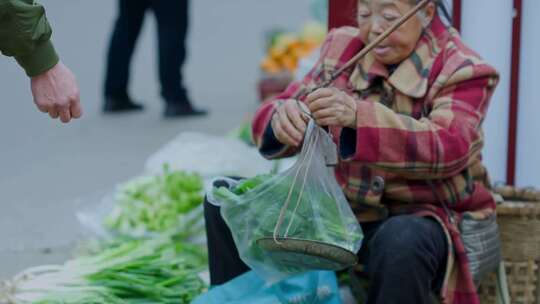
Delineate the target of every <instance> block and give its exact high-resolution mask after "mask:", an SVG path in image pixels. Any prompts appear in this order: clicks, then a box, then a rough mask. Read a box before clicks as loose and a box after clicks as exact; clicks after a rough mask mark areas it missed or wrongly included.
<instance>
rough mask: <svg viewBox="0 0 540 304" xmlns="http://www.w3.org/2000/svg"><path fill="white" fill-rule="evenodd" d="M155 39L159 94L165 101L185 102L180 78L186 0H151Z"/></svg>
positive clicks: (182, 61) (186, 8)
mask: <svg viewBox="0 0 540 304" xmlns="http://www.w3.org/2000/svg"><path fill="white" fill-rule="evenodd" d="M152 8H153V10H154V13H155V15H156V20H157V28H158V38H159V39H158V41H159V78H160V81H161V95H162V96H163V98H164V99H165V101H167V102H187V101H188V100H187V97H186V92H185V89H184V87H183V82H182V67H183V64H184V61H185V58H186V46H185V41H186V35H187V30H188V24H189V20H188V13H189V12H188V10H189V1H188V0H152Z"/></svg>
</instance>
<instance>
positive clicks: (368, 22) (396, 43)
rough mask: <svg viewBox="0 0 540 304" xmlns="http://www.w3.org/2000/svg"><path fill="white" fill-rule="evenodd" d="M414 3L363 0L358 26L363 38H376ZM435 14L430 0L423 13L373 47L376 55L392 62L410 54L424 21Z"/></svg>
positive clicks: (391, 0) (361, 0)
mask: <svg viewBox="0 0 540 304" xmlns="http://www.w3.org/2000/svg"><path fill="white" fill-rule="evenodd" d="M413 7H414V4H412V3H411V1H410V0H359V3H358V27H359V28H360V33H361V35H362V38H363V39H364V41H366V42H367V43H370V42H372V41H373V40H375V38H377V37H378V36H379V35H380V34H381V33H382V32H384V31H385V30H386V29H387V28H389V27H390V26H391V25H392V24H394V23H395V22H396V21H397V20H398V19H399V18H401V17H402V16H403V15H405V14H406V13H407V12H408V11H409V10H411V9H412V8H413ZM434 14H435V6H434V4H433V3H429V4H428V6H427V7H425V8H424V9H423V16H422V17H420V16H419V14H416V15H414V16H413V17H412V18H410V19H409V20H408V21H407V22H405V23H404V24H403V25H402V26H400V27H399V28H398V29H397V30H396V31H394V32H393V33H392V34H391V35H390V36H388V38H386V39H385V40H383V41H382V42H381V43H380V44H379V45H378V46H377V47H376V48H375V49H373V51H372V53H373V55H374V56H375V59H376V60H377V61H379V62H380V63H382V64H385V65H390V64H397V63H400V62H401V61H403V60H404V59H406V58H407V57H409V55H410V54H411V53H412V51H413V50H414V49H415V47H416V44H417V42H418V40H419V39H420V36H421V35H422V31H423V29H424V25H423V24H427V23H429V22H430V21H431V19H432V18H433V15H434Z"/></svg>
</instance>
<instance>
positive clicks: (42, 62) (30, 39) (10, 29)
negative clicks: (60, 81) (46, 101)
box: [0, 0, 59, 77]
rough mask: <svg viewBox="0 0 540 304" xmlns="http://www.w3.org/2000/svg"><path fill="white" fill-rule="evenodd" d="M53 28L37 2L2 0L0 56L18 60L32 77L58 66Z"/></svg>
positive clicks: (0, 5) (32, 0) (0, 7)
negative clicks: (0, 54) (51, 39)
mask: <svg viewBox="0 0 540 304" xmlns="http://www.w3.org/2000/svg"><path fill="white" fill-rule="evenodd" d="M51 34H52V29H51V26H50V25H49V22H48V21H47V17H46V16H45V9H44V8H43V6H41V5H39V4H37V3H36V2H35V0H0V52H2V54H4V55H6V56H11V57H14V58H15V59H16V60H17V62H18V63H19V65H20V66H21V67H22V68H23V69H24V70H25V71H26V74H27V75H28V76H30V77H32V76H36V75H39V74H41V73H43V72H45V71H47V70H49V69H50V68H52V67H53V66H55V65H56V64H57V63H58V60H59V59H58V55H57V54H56V51H55V49H54V47H53V44H52V43H51V41H50V38H51Z"/></svg>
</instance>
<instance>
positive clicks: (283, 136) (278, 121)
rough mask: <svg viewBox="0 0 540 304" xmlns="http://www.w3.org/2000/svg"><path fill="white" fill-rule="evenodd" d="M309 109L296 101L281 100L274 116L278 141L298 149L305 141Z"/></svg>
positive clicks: (273, 122)
mask: <svg viewBox="0 0 540 304" xmlns="http://www.w3.org/2000/svg"><path fill="white" fill-rule="evenodd" d="M305 113H309V110H308V109H307V107H306V106H305V105H304V104H303V103H301V102H297V101H296V100H294V99H287V100H280V101H278V105H277V108H276V111H275V113H274V115H273V116H272V130H273V131H274V135H275V136H276V138H277V140H278V141H279V142H280V143H282V144H284V145H288V146H293V147H298V146H300V143H302V140H303V139H304V133H306V129H307V122H308V121H309V117H308V116H307V115H306V114H305Z"/></svg>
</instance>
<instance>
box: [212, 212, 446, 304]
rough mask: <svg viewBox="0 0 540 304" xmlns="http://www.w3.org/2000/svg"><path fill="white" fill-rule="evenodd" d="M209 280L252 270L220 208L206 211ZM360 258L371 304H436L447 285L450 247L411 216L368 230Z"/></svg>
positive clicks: (436, 229)
mask: <svg viewBox="0 0 540 304" xmlns="http://www.w3.org/2000/svg"><path fill="white" fill-rule="evenodd" d="M204 207H205V208H204V209H205V212H204V215H205V220H206V229H207V236H208V251H209V252H208V254H209V266H210V280H211V284H212V285H219V284H223V283H225V282H227V281H229V280H231V279H233V278H235V277H237V276H239V275H241V274H242V273H244V272H246V271H248V270H249V267H248V266H247V265H246V264H245V263H244V262H242V260H241V259H240V258H239V256H238V251H237V250H236V247H235V245H234V241H233V238H232V235H231V232H230V230H229V228H228V227H227V225H226V224H225V222H224V221H223V219H222V218H221V215H220V211H219V207H216V206H213V205H211V204H209V203H208V202H205V205H204ZM362 228H363V229H364V234H365V239H364V246H363V247H362V249H361V250H360V252H359V258H360V261H361V263H363V264H365V265H366V272H367V273H368V275H369V279H370V288H369V291H368V301H367V303H368V304H373V303H383V304H394V303H399V304H409V303H410V304H424V303H425V304H428V303H429V304H431V303H432V297H431V294H432V293H433V292H436V291H438V289H440V287H441V286H442V283H443V280H444V273H445V269H446V259H447V254H448V248H447V247H448V245H447V240H446V235H445V233H444V231H443V229H442V228H441V227H440V225H439V224H438V223H437V222H436V221H434V220H432V219H428V218H421V217H416V216H412V215H404V216H396V217H392V218H390V219H388V220H386V221H384V222H376V223H368V224H363V225H362Z"/></svg>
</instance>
